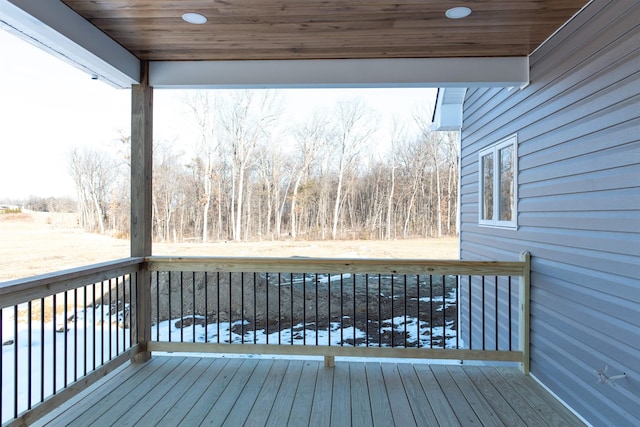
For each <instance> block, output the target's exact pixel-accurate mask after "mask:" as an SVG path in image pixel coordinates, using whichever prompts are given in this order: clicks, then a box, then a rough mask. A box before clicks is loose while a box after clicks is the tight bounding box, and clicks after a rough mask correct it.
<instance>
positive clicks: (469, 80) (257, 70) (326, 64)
mask: <svg viewBox="0 0 640 427" xmlns="http://www.w3.org/2000/svg"><path fill="white" fill-rule="evenodd" d="M528 82H529V58H528V57H510V58H429V59H419V58H385V59H318V60H268V61H267V60H265V61H185V62H154V61H152V62H150V64H149V83H150V85H151V86H154V87H157V88H296V87H302V88H313V87H465V88H466V87H478V86H494V87H495V86H506V87H511V86H522V85H525V84H527V83H528Z"/></svg>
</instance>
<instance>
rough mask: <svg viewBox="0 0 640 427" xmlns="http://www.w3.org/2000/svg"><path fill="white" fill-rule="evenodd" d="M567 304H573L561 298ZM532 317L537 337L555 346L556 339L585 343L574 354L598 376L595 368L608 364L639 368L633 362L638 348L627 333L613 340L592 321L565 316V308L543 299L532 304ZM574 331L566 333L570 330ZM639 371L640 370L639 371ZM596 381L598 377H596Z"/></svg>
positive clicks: (613, 367) (616, 368) (615, 366)
mask: <svg viewBox="0 0 640 427" xmlns="http://www.w3.org/2000/svg"><path fill="white" fill-rule="evenodd" d="M561 302H562V303H564V304H570V303H571V301H561ZM531 309H532V312H533V314H532V318H534V319H535V320H536V322H535V326H534V327H532V330H535V331H537V332H541V333H539V334H535V335H536V340H548V342H549V343H553V345H554V346H557V347H561V346H558V345H557V343H559V342H560V343H563V344H564V343H566V342H568V341H571V340H576V341H577V342H579V343H580V344H581V345H582V348H581V351H580V352H575V353H573V354H574V355H581V356H583V358H581V359H582V361H581V363H584V364H585V365H587V366H589V367H590V368H592V369H593V371H591V372H592V374H593V375H594V377H595V369H598V368H604V366H605V364H606V365H608V366H610V367H611V368H612V369H615V370H616V371H618V370H620V371H622V372H627V373H630V371H627V370H626V369H627V368H628V367H630V366H631V367H632V369H633V370H634V371H636V370H638V368H637V365H636V366H634V359H635V360H637V353H638V348H637V346H634V345H631V343H630V341H631V340H630V339H629V337H628V336H627V337H626V339H625V340H623V341H616V342H614V341H613V340H612V339H611V337H610V336H609V334H608V333H603V332H602V331H599V330H596V329H593V328H591V325H589V324H584V323H581V322H578V321H576V320H575V319H574V318H573V317H569V316H564V315H563V314H562V312H558V311H556V310H553V309H552V308H549V307H547V306H546V305H544V304H543V301H541V302H535V303H533V304H532V307H531ZM568 329H570V330H571V331H573V332H572V333H571V334H567V330H568ZM602 349H610V350H611V353H608V354H607V353H605V354H602ZM638 373H639V374H640V372H638ZM594 383H595V381H594Z"/></svg>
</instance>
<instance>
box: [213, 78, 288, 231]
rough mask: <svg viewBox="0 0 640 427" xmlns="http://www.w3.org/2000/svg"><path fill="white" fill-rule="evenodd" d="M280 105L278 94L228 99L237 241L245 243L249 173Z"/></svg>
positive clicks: (225, 115)
mask: <svg viewBox="0 0 640 427" xmlns="http://www.w3.org/2000/svg"><path fill="white" fill-rule="evenodd" d="M279 102H280V101H279V97H278V95H277V93H276V92H273V91H263V92H259V93H258V92H255V91H248V90H242V91H233V92H231V94H230V95H229V96H228V97H227V98H226V99H225V107H224V108H223V110H222V111H221V113H220V124H221V126H222V129H223V131H224V143H225V144H226V146H225V148H226V149H227V150H228V152H229V157H230V159H231V171H232V189H231V191H232V192H231V197H232V199H231V200H232V203H231V205H232V211H231V221H232V224H233V239H234V240H241V230H242V215H243V202H244V200H243V198H244V191H245V179H246V175H247V170H248V169H249V167H251V165H253V163H254V162H255V158H254V157H253V154H254V150H255V149H256V147H257V145H258V141H259V139H260V138H261V137H264V136H265V135H266V134H267V133H268V132H269V128H270V126H272V125H273V124H274V123H275V120H276V118H277V117H278V115H279V113H280V110H281V107H280V104H279Z"/></svg>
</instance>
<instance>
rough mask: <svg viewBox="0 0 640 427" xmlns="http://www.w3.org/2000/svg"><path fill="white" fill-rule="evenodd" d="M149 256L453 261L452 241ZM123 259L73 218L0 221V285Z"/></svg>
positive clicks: (222, 246) (171, 247) (246, 246)
mask: <svg viewBox="0 0 640 427" xmlns="http://www.w3.org/2000/svg"><path fill="white" fill-rule="evenodd" d="M153 254H154V255H183V256H282V257H289V256H307V257H325V258H327V257H328V258H431V259H456V258H457V257H458V239H457V238H455V237H447V238H441V239H410V240H391V241H376V240H340V241H329V240H327V241H304V240H299V241H290V240H289V241H260V242H213V243H207V244H201V243H188V244H186V243H185V244H167V243H160V244H158V243H156V244H154V245H153ZM128 256H129V241H128V240H122V239H115V238H112V237H108V236H102V235H98V234H91V233H85V232H84V231H83V230H82V229H80V228H79V227H78V226H77V218H76V216H75V214H50V213H44V212H27V213H22V214H4V215H0V282H3V281H7V280H12V279H17V278H22V277H29V276H34V275H38V274H43V273H49V272H54V271H60V270H63V269H67V268H73V267H79V266H83V265H88V264H93V263H97V262H103V261H109V260H114V259H119V258H126V257H128Z"/></svg>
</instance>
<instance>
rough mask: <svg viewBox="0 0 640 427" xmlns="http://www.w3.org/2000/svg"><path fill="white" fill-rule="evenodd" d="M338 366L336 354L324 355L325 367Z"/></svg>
mask: <svg viewBox="0 0 640 427" xmlns="http://www.w3.org/2000/svg"><path fill="white" fill-rule="evenodd" d="M335 366H336V357H335V356H325V357H324V367H325V368H335Z"/></svg>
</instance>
